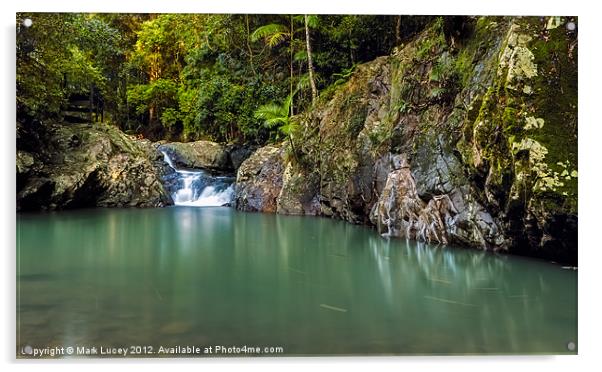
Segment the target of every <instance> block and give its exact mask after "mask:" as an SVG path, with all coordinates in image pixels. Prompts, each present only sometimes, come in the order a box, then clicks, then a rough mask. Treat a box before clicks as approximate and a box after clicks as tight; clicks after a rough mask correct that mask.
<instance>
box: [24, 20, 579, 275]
mask: <svg viewBox="0 0 602 372" xmlns="http://www.w3.org/2000/svg"><path fill="white" fill-rule="evenodd" d="M555 18H556V17H553V19H551V18H541V19H538V18H502V17H482V18H478V19H476V18H475V19H474V22H473V23H472V24H471V25H470V27H467V29H466V30H464V32H463V33H462V34H448V33H446V28H445V24H444V23H443V22H442V21H441V20H439V21H437V22H434V23H433V24H432V25H431V26H430V27H428V28H427V29H426V30H425V31H423V32H422V33H421V34H419V35H417V36H416V37H415V38H414V39H413V40H412V41H411V42H409V43H407V44H406V45H402V46H400V47H399V48H397V49H396V51H395V52H394V53H393V54H392V55H391V56H384V57H380V58H378V59H376V60H374V61H372V62H370V63H366V64H363V65H359V66H357V68H356V69H355V72H354V73H353V74H352V75H351V76H350V78H349V80H348V81H347V82H346V83H343V84H341V85H339V86H337V87H336V89H332V90H330V93H329V92H324V93H323V94H322V97H320V99H319V101H318V102H317V103H316V105H315V106H314V108H313V109H312V110H311V111H309V112H306V113H303V114H300V115H297V116H295V117H294V118H292V119H293V121H294V122H296V123H297V124H298V125H297V126H298V128H299V129H298V130H296V131H294V132H293V133H292V142H293V143H294V144H295V151H293V148H292V147H291V146H290V142H289V141H286V142H283V143H281V144H272V145H269V146H265V147H262V148H259V149H257V150H256V151H254V149H252V148H250V147H247V146H234V145H222V144H217V143H213V142H208V141H197V142H191V143H177V142H173V143H166V142H157V143H153V142H150V141H148V140H143V139H136V138H134V137H133V136H128V135H126V134H124V133H122V132H121V131H119V130H118V129H117V128H115V127H112V126H109V125H100V124H95V125H91V124H69V125H60V124H45V125H43V126H42V125H39V126H38V127H36V126H35V124H30V125H28V126H25V125H22V124H18V125H17V136H18V139H17V140H18V146H17V147H18V151H17V162H16V168H17V209H18V210H40V209H42V210H51V209H63V208H79V207H93V206H100V207H126V206H132V207H161V206H166V205H170V204H172V203H173V201H172V200H171V197H170V193H169V192H167V191H166V187H165V175H166V173H169V172H170V171H171V172H173V169H171V168H170V167H169V166H167V165H166V163H165V162H164V157H163V154H162V153H161V152H166V153H168V154H169V158H170V159H172V160H173V162H174V165H175V166H177V167H178V168H189V169H198V168H202V169H205V170H208V171H210V172H211V173H212V174H234V173H236V174H237V181H236V191H235V197H234V199H235V200H234V206H235V207H236V208H237V209H239V210H242V211H256V212H272V213H281V214H296V215H312V216H318V215H319V216H326V217H332V218H339V219H343V220H346V221H349V222H351V223H356V224H367V225H371V226H374V227H375V229H376V230H377V231H378V232H379V233H380V234H382V235H383V236H386V237H399V238H409V239H417V240H423V241H426V242H429V243H434V244H458V245H463V246H469V247H474V248H478V249H485V250H492V251H506V252H510V253H518V254H526V255H533V256H538V257H543V258H547V259H551V260H556V261H561V262H566V263H570V264H576V263H577V220H578V219H577V179H578V172H577V164H578V162H577V85H576V84H577V83H576V82H577V73H576V71H577V35H576V31H574V30H569V29H568V28H566V27H564V26H563V25H562V24H560V23H559V22H560V21H559V20H557V19H555Z"/></svg>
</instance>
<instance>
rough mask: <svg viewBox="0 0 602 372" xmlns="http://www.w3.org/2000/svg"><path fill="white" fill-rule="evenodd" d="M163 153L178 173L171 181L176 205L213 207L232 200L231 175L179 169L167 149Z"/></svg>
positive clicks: (167, 161)
mask: <svg viewBox="0 0 602 372" xmlns="http://www.w3.org/2000/svg"><path fill="white" fill-rule="evenodd" d="M161 153H162V154H163V159H164V160H165V162H166V163H167V164H168V165H169V166H170V167H171V168H172V169H173V170H174V171H175V173H176V177H175V179H174V180H172V182H171V185H172V187H171V189H172V199H173V201H174V204H175V205H182V206H189V207H212V206H222V205H226V204H228V203H230V202H231V201H232V198H233V196H234V185H233V183H232V182H231V178H230V177H219V176H211V175H210V174H208V173H207V172H205V171H203V170H198V171H192V170H183V169H178V168H177V167H176V166H175V164H174V163H173V161H172V160H171V158H170V157H169V154H168V153H167V152H166V151H164V150H161Z"/></svg>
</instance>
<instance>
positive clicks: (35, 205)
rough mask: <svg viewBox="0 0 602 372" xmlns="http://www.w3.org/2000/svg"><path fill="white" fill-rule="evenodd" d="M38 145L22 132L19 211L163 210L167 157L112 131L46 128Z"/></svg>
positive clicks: (102, 127) (147, 144)
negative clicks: (75, 209)
mask: <svg viewBox="0 0 602 372" xmlns="http://www.w3.org/2000/svg"><path fill="white" fill-rule="evenodd" d="M35 131H36V132H37V133H38V134H39V133H44V134H43V135H44V138H43V139H39V138H38V139H36V138H34V136H33V135H32V133H31V132H29V133H28V131H27V130H25V129H24V127H23V126H18V132H20V133H18V145H19V146H18V147H19V150H18V151H17V210H40V209H63V208H78V207H93V206H101V207H130V206H135V207H161V206H165V205H167V204H170V203H171V198H170V197H169V195H168V194H167V193H166V192H165V189H164V188H163V185H162V183H161V180H160V174H161V172H162V168H163V164H162V156H161V154H160V153H159V152H158V151H157V150H156V149H155V146H154V145H153V144H152V143H151V142H150V141H146V140H135V139H133V138H131V137H129V136H127V135H125V134H124V133H123V132H121V131H119V130H118V129H117V128H114V127H112V126H108V125H90V124H69V125H45V126H44V127H43V128H42V127H40V128H36V130H35ZM36 142H37V143H36Z"/></svg>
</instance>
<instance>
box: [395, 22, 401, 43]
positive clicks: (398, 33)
mask: <svg viewBox="0 0 602 372" xmlns="http://www.w3.org/2000/svg"><path fill="white" fill-rule="evenodd" d="M395 44H396V45H395V46H399V45H400V44H401V16H400V15H398V16H397V23H396V25H395Z"/></svg>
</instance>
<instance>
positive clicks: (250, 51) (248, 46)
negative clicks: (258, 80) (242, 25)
mask: <svg viewBox="0 0 602 372" xmlns="http://www.w3.org/2000/svg"><path fill="white" fill-rule="evenodd" d="M245 22H246V24H247V50H248V51H249V61H250V63H251V70H253V75H255V76H257V71H255V65H254V64H253V49H251V44H250V43H249V39H250V38H251V31H250V30H249V15H248V14H245Z"/></svg>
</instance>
